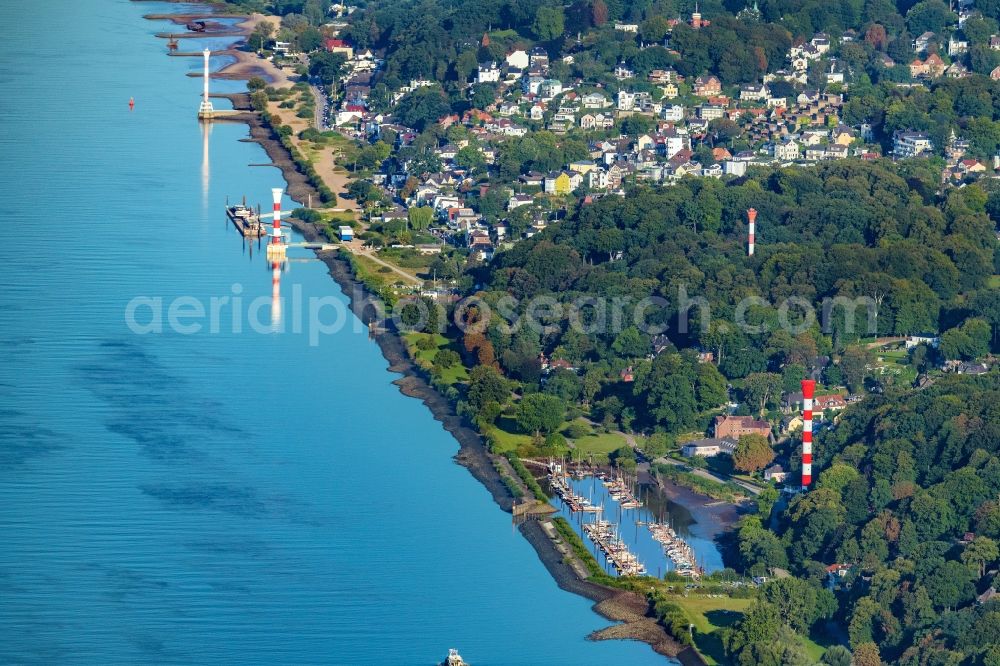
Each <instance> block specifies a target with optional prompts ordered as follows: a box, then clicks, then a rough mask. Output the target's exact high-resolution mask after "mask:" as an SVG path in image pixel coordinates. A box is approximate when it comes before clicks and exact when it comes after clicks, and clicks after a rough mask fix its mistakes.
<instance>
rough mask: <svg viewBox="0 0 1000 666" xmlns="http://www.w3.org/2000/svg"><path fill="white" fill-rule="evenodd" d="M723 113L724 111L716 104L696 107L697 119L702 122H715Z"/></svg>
mask: <svg viewBox="0 0 1000 666" xmlns="http://www.w3.org/2000/svg"><path fill="white" fill-rule="evenodd" d="M725 113H726V110H725V109H724V108H723V107H721V106H719V105H718V104H702V105H701V106H699V107H698V117H699V118H701V119H702V120H715V119H717V118H721V117H722V116H724V115H725Z"/></svg>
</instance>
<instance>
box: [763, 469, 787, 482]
mask: <svg viewBox="0 0 1000 666" xmlns="http://www.w3.org/2000/svg"><path fill="white" fill-rule="evenodd" d="M787 477H788V472H786V471H785V468H784V467H782V466H781V465H771V466H770V467H768V468H767V469H765V470H764V480H765V481H767V482H768V483H770V482H772V481H773V482H774V483H782V482H784V480H785V479H786V478H787Z"/></svg>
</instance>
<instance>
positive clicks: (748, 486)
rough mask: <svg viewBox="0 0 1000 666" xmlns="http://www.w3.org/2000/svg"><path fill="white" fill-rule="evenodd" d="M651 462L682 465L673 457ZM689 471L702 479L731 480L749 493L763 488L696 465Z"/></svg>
mask: <svg viewBox="0 0 1000 666" xmlns="http://www.w3.org/2000/svg"><path fill="white" fill-rule="evenodd" d="M653 462H655V463H666V464H667V465H676V466H678V467H680V466H682V465H684V463H682V462H681V461H679V460H674V459H673V458H657V459H656V460H654V461H653ZM691 472H692V473H693V474H694V475H695V476H700V477H702V478H703V479H710V480H712V481H718V482H719V483H726V482H727V481H732V482H733V483H735V484H736V485H738V486H740V487H741V488H743V489H745V490H746V491H747V492H749V493H751V494H753V495H759V494H760V491H761V490H763V488H760V487H759V486H755V485H753V484H752V483H747V482H746V481H741V480H740V479H734V478H732V477H727V476H724V475H722V474H716V473H714V472H709V471H708V470H707V469H699V468H697V467H692V468H691Z"/></svg>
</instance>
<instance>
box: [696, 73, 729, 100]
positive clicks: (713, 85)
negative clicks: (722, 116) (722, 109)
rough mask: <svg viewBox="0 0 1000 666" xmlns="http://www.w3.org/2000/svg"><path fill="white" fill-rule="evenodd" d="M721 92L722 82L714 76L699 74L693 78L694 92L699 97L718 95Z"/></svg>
mask: <svg viewBox="0 0 1000 666" xmlns="http://www.w3.org/2000/svg"><path fill="white" fill-rule="evenodd" d="M721 92H722V82H720V81H719V79H718V78H716V77H714V76H699V77H698V78H697V79H695V80H694V94H695V95H698V96H699V97H708V96H710V95H718V94H719V93H721Z"/></svg>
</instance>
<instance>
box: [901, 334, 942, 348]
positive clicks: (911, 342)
mask: <svg viewBox="0 0 1000 666" xmlns="http://www.w3.org/2000/svg"><path fill="white" fill-rule="evenodd" d="M940 342H941V338H939V337H938V336H937V335H935V334H933V333H914V334H913V335H908V336H906V348H907V349H913V348H914V347H916V346H917V345H929V346H931V347H934V348H935V349H936V348H937V346H938V344H939V343H940Z"/></svg>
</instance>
